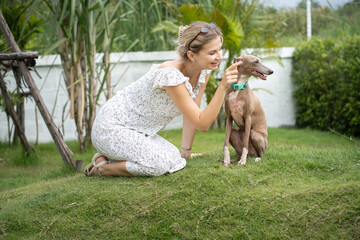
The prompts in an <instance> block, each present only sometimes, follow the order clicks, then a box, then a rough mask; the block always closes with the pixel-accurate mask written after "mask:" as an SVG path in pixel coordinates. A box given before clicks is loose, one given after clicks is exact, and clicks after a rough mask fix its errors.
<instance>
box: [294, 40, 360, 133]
mask: <svg viewBox="0 0 360 240" xmlns="http://www.w3.org/2000/svg"><path fill="white" fill-rule="evenodd" d="M359 45H360V37H359V36H357V37H352V38H347V39H346V40H344V41H342V42H336V41H334V40H330V39H328V40H321V39H315V38H314V39H312V40H311V41H309V42H303V43H302V44H300V45H299V46H298V47H297V48H296V51H295V52H294V57H293V64H292V65H293V69H292V73H291V74H292V78H293V79H294V83H295V84H296V86H297V88H296V90H295V91H294V97H295V99H296V108H297V110H296V123H297V125H299V126H301V127H306V126H308V127H312V128H316V129H321V130H327V129H329V128H331V129H334V130H336V131H338V132H340V133H343V134H350V135H352V136H360V102H359V92H360V84H359V83H360V74H359V65H360V59H359V55H360V49H359Z"/></svg>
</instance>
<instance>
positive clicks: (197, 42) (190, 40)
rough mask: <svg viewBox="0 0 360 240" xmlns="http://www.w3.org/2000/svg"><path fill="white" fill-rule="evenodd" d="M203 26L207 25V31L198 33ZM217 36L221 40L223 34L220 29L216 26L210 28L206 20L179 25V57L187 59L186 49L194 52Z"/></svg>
mask: <svg viewBox="0 0 360 240" xmlns="http://www.w3.org/2000/svg"><path fill="white" fill-rule="evenodd" d="M203 27H208V29H209V32H207V33H200V31H201V28H203ZM199 33H200V34H199ZM217 37H220V38H221V41H222V40H223V35H222V33H221V31H220V29H218V28H217V27H216V28H212V27H210V24H209V23H206V22H200V21H197V22H193V23H191V24H190V25H187V26H181V27H180V28H179V38H178V48H177V52H178V54H179V55H180V57H181V58H183V59H185V60H189V58H188V56H187V51H189V50H190V51H192V52H194V53H198V52H199V51H200V50H201V49H202V47H203V46H204V44H206V43H208V42H211V41H212V40H214V39H215V38H217ZM194 38H195V39H194ZM189 44H190V46H189Z"/></svg>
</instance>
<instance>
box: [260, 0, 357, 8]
mask: <svg viewBox="0 0 360 240" xmlns="http://www.w3.org/2000/svg"><path fill="white" fill-rule="evenodd" d="M316 1H317V2H318V3H319V4H320V5H321V6H329V3H330V4H331V5H332V6H333V7H334V8H335V9H336V8H337V7H339V6H342V5H344V4H345V3H347V2H352V0H316ZM299 2H301V0H259V3H264V4H265V6H271V7H275V8H277V9H279V8H295V7H296V6H297V5H298V4H299Z"/></svg>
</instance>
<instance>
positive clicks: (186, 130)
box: [181, 74, 210, 158]
mask: <svg viewBox="0 0 360 240" xmlns="http://www.w3.org/2000/svg"><path fill="white" fill-rule="evenodd" d="M209 77H210V74H208V75H207V76H206V78H205V83H204V84H201V86H200V89H199V93H198V95H197V96H196V98H195V100H194V101H195V103H196V105H197V106H198V107H199V108H200V104H201V100H202V97H203V95H204V92H205V88H206V85H207V82H208V81H209ZM195 133H196V128H195V127H194V126H193V125H192V124H191V122H190V121H189V120H188V119H187V118H186V117H183V129H182V144H181V156H182V157H183V158H190V157H191V148H192V145H193V141H194V137H195Z"/></svg>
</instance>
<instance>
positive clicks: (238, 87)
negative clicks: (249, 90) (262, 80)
mask: <svg viewBox="0 0 360 240" xmlns="http://www.w3.org/2000/svg"><path fill="white" fill-rule="evenodd" d="M248 82H249V81H247V82H246V83H244V84H236V83H232V84H231V87H232V88H233V89H235V90H244V89H245V88H246V87H247V85H248Z"/></svg>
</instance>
